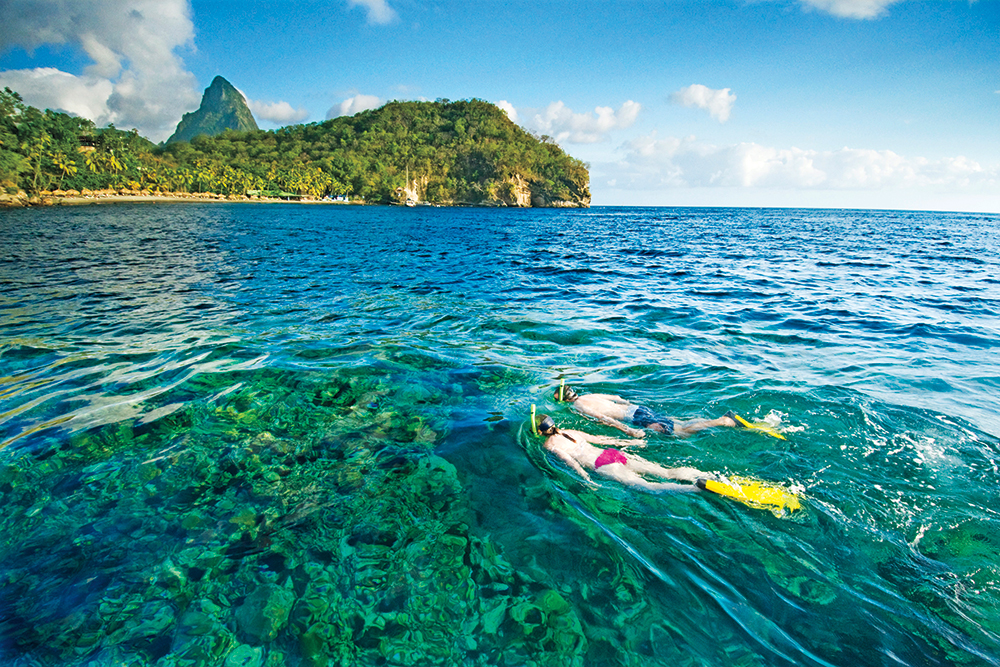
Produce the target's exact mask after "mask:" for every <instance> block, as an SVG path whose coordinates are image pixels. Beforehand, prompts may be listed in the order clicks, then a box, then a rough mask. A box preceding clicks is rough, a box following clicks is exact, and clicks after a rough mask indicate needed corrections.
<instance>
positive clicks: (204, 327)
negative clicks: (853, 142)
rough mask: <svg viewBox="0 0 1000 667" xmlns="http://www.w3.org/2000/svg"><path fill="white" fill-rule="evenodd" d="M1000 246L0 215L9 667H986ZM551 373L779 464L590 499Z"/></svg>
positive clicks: (971, 241)
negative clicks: (695, 487) (757, 503)
mask: <svg viewBox="0 0 1000 667" xmlns="http://www.w3.org/2000/svg"><path fill="white" fill-rule="evenodd" d="M998 229H1000V216H997V215H974V214H943V213H915V212H886V211H815V210H757V209H752V210H751V209H670V208H649V209H647V208H642V209H639V208H594V209H589V210H567V211H558V210H484V209H434V208H422V209H396V208H376V207H353V206H351V207H347V206H309V205H266V206H264V205H249V204H219V203H212V204H178V205H165V204H158V205H116V206H90V207H80V208H68V207H61V208H50V209H44V210H38V209H32V210H21V211H0V238H2V239H3V242H2V246H0V499H2V506H3V508H4V512H3V513H2V518H0V526H2V531H0V553H2V555H3V557H2V558H0V661H2V662H3V663H4V664H18V665H20V664H25V665H28V664H31V665H34V664H45V665H48V664H52V665H76V664H79V665H112V664H137V665H138V664H150V665H152V664H158V665H181V664H227V665H237V664H239V665H264V664H268V665H278V664H289V665H299V664H302V665H326V664H329V665H340V664H343V665H350V664H363V665H367V664H371V665H381V664H393V665H395V664H400V665H402V664H407V665H412V664H442V665H466V664H469V665H526V664H537V665H619V664H620V665H687V664H692V665H696V664H704V665H715V664H719V665H721V664H726V665H740V666H744V665H838V666H839V665H844V666H850V665H982V664H1000V611H997V610H998V609H1000V514H998V510H997V509H996V508H997V507H998V503H997V489H998V488H1000V469H998V460H1000V416H998V411H997V406H998V395H1000V371H998V366H997V364H996V361H995V358H996V357H995V354H996V352H997V347H998V340H1000V278H998V276H1000V260H998V255H1000V241H998V233H997V232H998ZM562 380H565V381H566V382H568V383H571V384H572V385H573V386H575V387H577V388H579V389H582V390H583V391H587V392H607V393H617V394H621V395H623V396H626V397H628V398H629V399H632V400H634V401H635V402H637V403H642V404H644V405H649V406H651V407H653V408H655V409H656V410H657V411H659V412H662V413H665V414H669V415H674V416H677V417H680V418H685V419H686V418H695V417H705V418H708V417H716V416H718V415H720V414H722V413H724V412H726V411H727V410H730V409H732V410H734V411H736V412H737V413H739V414H742V415H745V416H746V417H747V418H750V419H754V420H767V421H768V422H770V423H771V424H773V425H775V426H776V427H777V428H778V429H779V430H781V431H782V432H783V433H784V434H785V436H786V438H787V439H785V440H778V439H775V438H769V437H767V436H765V435H762V434H760V433H756V432H752V431H747V430H736V429H715V430H710V431H705V432H702V433H699V434H696V435H695V436H693V437H690V438H686V439H676V438H667V437H664V436H661V435H656V434H651V435H650V436H649V438H648V440H649V445H648V446H647V447H646V448H645V449H644V450H643V456H645V457H646V458H650V459H653V460H656V461H659V462H661V463H664V464H665V465H690V466H693V467H697V468H700V469H702V470H709V471H713V472H718V473H720V474H726V475H741V476H745V477H752V478H756V479H759V480H765V481H768V482H771V483H775V484H779V485H782V486H784V487H785V488H788V489H791V490H793V491H795V492H797V493H800V494H801V496H802V498H803V505H804V506H803V509H802V510H799V511H797V512H794V513H791V514H785V515H774V514H772V513H770V512H768V511H766V510H761V509H757V508H751V507H747V506H744V505H742V504H739V503H735V502H732V501H730V500H727V499H723V498H721V497H718V496H711V495H709V494H704V495H703V494H679V495H675V496H674V495H650V494H645V493H641V492H638V491H635V490H632V489H628V488H624V487H621V486H618V485H616V484H614V483H612V482H606V481H603V482H600V484H599V486H598V487H597V488H592V487H588V486H587V485H585V484H583V483H581V481H580V480H579V479H578V478H577V477H576V476H575V475H574V474H573V473H572V471H570V470H569V469H568V468H566V467H565V466H564V465H563V464H562V463H561V462H559V461H558V460H555V459H553V458H551V457H550V456H549V455H547V454H546V453H545V452H544V450H543V449H542V447H541V443H540V441H539V440H537V439H535V438H533V437H532V436H531V435H530V434H529V431H528V428H527V425H526V419H527V417H528V415H529V413H530V408H531V405H533V404H535V405H537V407H538V408H539V410H541V411H544V412H548V413H549V414H552V415H554V416H556V417H557V419H558V421H559V422H560V424H561V425H564V426H570V427H573V428H579V429H581V430H586V431H590V432H594V433H602V434H606V435H614V434H615V433H614V432H612V431H608V430H607V429H606V428H605V427H603V426H601V425H599V424H596V423H594V422H591V421H588V420H587V419H585V418H583V417H580V416H577V415H574V414H573V413H571V412H570V411H568V410H567V408H566V407H565V406H562V405H559V404H556V403H555V402H554V401H552V400H551V398H550V397H551V395H552V391H553V389H554V388H555V387H557V386H558V385H559V383H560V381H562Z"/></svg>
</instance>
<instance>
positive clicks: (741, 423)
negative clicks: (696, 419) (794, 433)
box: [725, 410, 785, 440]
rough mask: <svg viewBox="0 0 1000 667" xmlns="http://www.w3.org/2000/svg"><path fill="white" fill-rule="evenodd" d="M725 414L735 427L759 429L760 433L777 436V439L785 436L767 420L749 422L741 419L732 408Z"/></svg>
mask: <svg viewBox="0 0 1000 667" xmlns="http://www.w3.org/2000/svg"><path fill="white" fill-rule="evenodd" d="M725 416H726V417H729V418H730V419H732V420H733V421H734V422H736V427H737V428H751V429H753V430H755V431H761V432H762V433H767V434H768V435H769V436H771V437H772V438H778V439H779V440H784V439H785V436H783V435H781V433H780V432H778V430H777V429H776V428H774V427H773V426H771V425H770V424H768V423H767V422H757V423H754V424H751V423H750V422H748V421H747V420H746V419H743V417H740V416H739V415H738V414H736V413H735V412H733V411H732V410H730V411H729V412H727V413H726V415H725Z"/></svg>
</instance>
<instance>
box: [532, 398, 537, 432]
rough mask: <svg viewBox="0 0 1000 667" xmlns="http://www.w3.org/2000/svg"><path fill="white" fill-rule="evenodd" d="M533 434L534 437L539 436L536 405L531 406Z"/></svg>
mask: <svg viewBox="0 0 1000 667" xmlns="http://www.w3.org/2000/svg"><path fill="white" fill-rule="evenodd" d="M531 432H532V434H534V435H538V427H537V426H535V404H534V403H532V404H531Z"/></svg>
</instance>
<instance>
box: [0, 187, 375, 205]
mask: <svg viewBox="0 0 1000 667" xmlns="http://www.w3.org/2000/svg"><path fill="white" fill-rule="evenodd" d="M184 202H230V203H231V202H247V203H257V204H289V203H291V204H361V203H362V202H360V201H354V202H345V201H333V200H329V199H313V198H310V197H302V198H299V199H278V198H274V197H247V196H243V195H216V194H209V193H193V194H188V193H176V192H175V193H151V192H137V193H127V192H126V193H122V192H107V191H105V192H93V193H78V192H58V191H57V192H43V193H41V194H39V195H31V196H29V195H27V194H25V193H23V192H20V193H18V194H16V195H0V208H3V207H7V208H19V207H22V206H83V205H87V204H123V203H156V204H166V203H184Z"/></svg>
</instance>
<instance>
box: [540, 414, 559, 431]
mask: <svg viewBox="0 0 1000 667" xmlns="http://www.w3.org/2000/svg"><path fill="white" fill-rule="evenodd" d="M535 428H536V429H538V432H539V433H541V434H542V435H552V434H553V433H555V432H556V423H555V422H554V421H552V417H549V416H548V415H538V416H537V417H535Z"/></svg>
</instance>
